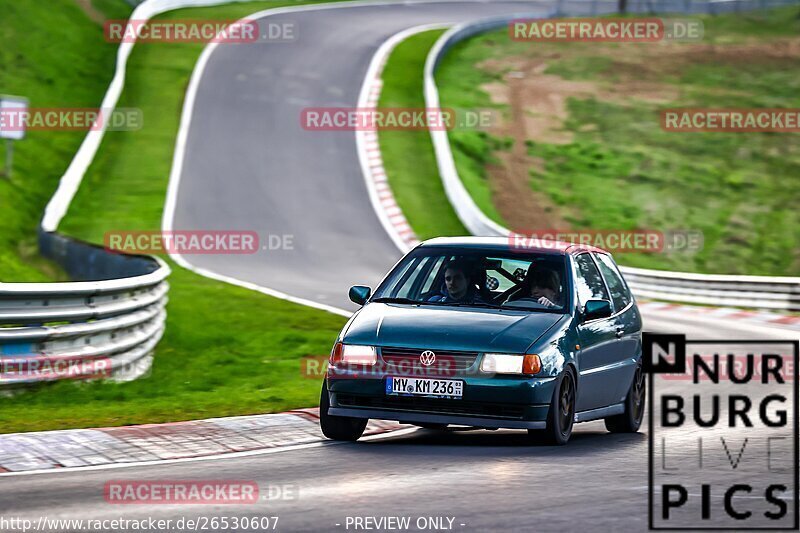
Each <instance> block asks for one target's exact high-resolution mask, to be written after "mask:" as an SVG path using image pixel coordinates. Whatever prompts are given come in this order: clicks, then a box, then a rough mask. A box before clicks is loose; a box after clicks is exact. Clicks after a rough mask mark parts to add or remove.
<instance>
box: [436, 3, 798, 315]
mask: <svg viewBox="0 0 800 533" xmlns="http://www.w3.org/2000/svg"><path fill="white" fill-rule="evenodd" d="M711 3H713V4H717V5H716V6H711V5H710V4H711ZM711 3H709V2H702V3H701V2H696V1H695V2H691V1H687V2H684V1H682V0H681V1H672V2H664V1H662V2H646V1H642V2H636V1H634V2H631V5H629V11H630V12H637V11H638V12H652V11H655V10H656V8H658V7H661V8H666V10H668V11H671V12H677V13H681V12H683V13H687V12H690V13H698V12H699V13H703V12H706V13H708V12H712V10H714V11H713V13H716V12H717V11H716V10H717V9H719V12H721V11H722V9H723V8H721V7H720V6H722V5H724V6H725V7H724V10H725V11H729V12H730V11H739V10H741V11H745V10H753V9H758V8H763V7H775V6H780V5H789V4H797V2H796V1H786V0H779V1H766V0H765V1H758V0H755V1H752V0H724V1H721V0H716V1H715V2H711ZM667 6H668V7H667ZM616 9H617V3H616V2H608V1H603V2H563V1H559V2H557V3H556V6H555V8H554V9H553V10H551V11H549V12H526V13H519V14H516V15H514V16H508V17H497V18H492V19H485V20H482V21H476V22H472V23H466V24H462V25H459V26H455V27H453V28H451V29H450V30H449V31H447V32H446V33H445V34H444V35H442V36H441V37H440V38H439V40H438V41H437V42H436V44H435V45H434V46H433V48H432V49H431V51H430V54H429V55H428V58H427V61H426V64H425V73H424V80H423V81H424V91H425V107H427V108H429V109H430V108H434V109H438V108H440V107H441V105H440V99H439V89H438V87H437V86H436V81H435V78H434V75H435V73H436V68H437V67H438V66H439V64H440V62H441V60H442V58H443V57H444V55H445V54H446V53H447V51H448V50H450V49H451V48H452V47H453V46H454V45H455V44H457V43H459V42H461V41H464V40H466V39H469V38H470V37H472V36H474V35H477V34H480V33H485V32H488V31H492V30H496V29H499V28H502V27H505V26H507V25H508V23H509V22H511V21H512V20H515V19H524V18H551V17H555V16H586V15H598V14H611V13H615V12H616ZM430 134H431V139H432V141H433V148H434V152H435V154H436V163H437V166H438V168H439V175H440V176H441V178H442V183H443V185H444V190H445V193H446V194H447V198H448V199H449V200H450V203H451V204H452V206H453V209H454V210H455V212H456V215H458V218H459V219H460V220H461V222H462V223H463V224H464V226H465V227H466V228H467V230H469V232H470V233H472V234H473V235H479V236H502V237H506V236H509V235H510V233H511V232H510V230H509V229H507V228H504V227H503V226H501V225H500V224H498V223H496V222H495V221H493V220H491V219H490V218H489V217H487V216H486V214H484V213H483V212H482V211H481V210H480V208H478V206H477V204H476V203H475V201H474V200H473V199H472V196H471V195H470V194H469V192H468V191H467V189H466V187H464V184H463V182H462V181H461V178H460V177H459V175H458V170H457V168H456V164H455V160H454V159H453V152H452V149H451V147H450V140H449V138H448V135H447V131H437V130H436V129H431V130H430ZM621 270H622V271H623V273H624V274H625V279H626V280H627V281H628V283H629V285H630V287H631V290H632V291H633V292H634V294H635V295H636V296H638V297H641V298H652V299H658V300H667V301H673V302H682V303H692V304H704V305H713V306H735V307H748V308H754V309H765V310H778V311H800V278H788V277H786V278H783V277H768V276H726V275H706V274H693V273H688V272H665V271H659V270H645V269H641V268H630V267H622V268H621Z"/></svg>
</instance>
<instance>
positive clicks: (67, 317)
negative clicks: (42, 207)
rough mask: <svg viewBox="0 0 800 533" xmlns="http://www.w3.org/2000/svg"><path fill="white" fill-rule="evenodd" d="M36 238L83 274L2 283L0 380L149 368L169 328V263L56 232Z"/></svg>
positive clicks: (115, 375)
mask: <svg viewBox="0 0 800 533" xmlns="http://www.w3.org/2000/svg"><path fill="white" fill-rule="evenodd" d="M39 240H40V248H41V250H42V255H44V256H45V257H48V258H49V259H52V260H54V261H56V262H58V263H59V264H61V266H62V267H64V269H65V270H66V271H67V272H68V273H69V274H70V276H71V277H73V279H81V280H85V281H78V282H74V283H0V387H2V388H4V389H6V388H9V387H14V386H19V385H25V384H30V383H35V382H43V381H54V380H60V379H95V378H112V379H115V380H119V381H127V380H132V379H136V378H137V377H140V376H142V375H144V374H145V373H147V371H148V370H149V369H150V365H151V362H152V358H153V350H154V348H155V346H156V344H157V343H158V341H159V340H160V339H161V336H162V334H163V332H164V325H165V321H166V311H165V307H166V304H167V291H168V289H169V285H168V284H167V282H166V278H167V276H168V275H169V273H170V269H169V267H168V266H167V265H166V264H165V263H164V262H163V261H161V260H159V259H155V258H151V257H146V256H126V255H121V254H113V253H110V252H107V251H105V250H103V249H102V248H100V247H96V246H91V245H88V244H85V243H82V242H79V241H76V240H72V239H69V238H67V237H63V236H61V235H58V234H54V233H45V232H41V233H40V235H39ZM119 276H127V277H119Z"/></svg>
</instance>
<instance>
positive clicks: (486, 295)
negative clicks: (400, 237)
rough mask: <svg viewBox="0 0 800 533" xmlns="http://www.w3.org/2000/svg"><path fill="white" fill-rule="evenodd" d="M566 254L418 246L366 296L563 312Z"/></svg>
mask: <svg viewBox="0 0 800 533" xmlns="http://www.w3.org/2000/svg"><path fill="white" fill-rule="evenodd" d="M565 264H566V260H565V257H564V256H562V255H556V254H546V253H533V252H526V253H516V252H502V251H500V252H498V251H494V250H492V251H480V250H472V249H454V248H446V249H445V248H439V249H436V248H433V249H431V248H421V249H418V250H416V251H414V252H412V253H411V254H409V255H408V256H406V257H405V258H404V259H403V261H401V262H400V264H398V265H397V266H396V267H395V269H394V270H393V271H392V272H391V274H390V275H389V276H388V277H387V278H386V280H385V281H384V282H383V283H382V284H381V286H380V287H378V289H377V290H376V292H375V295H374V296H373V297H372V299H371V301H373V302H383V303H399V304H411V305H419V304H426V305H443V306H452V307H491V308H498V309H524V310H529V311H544V312H558V313H563V312H564V309H565V307H566V305H567V300H568V294H569V292H568V291H569V289H568V285H567V281H568V280H567V278H566V276H565V272H566V269H565Z"/></svg>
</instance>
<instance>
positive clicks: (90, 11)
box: [75, 0, 106, 24]
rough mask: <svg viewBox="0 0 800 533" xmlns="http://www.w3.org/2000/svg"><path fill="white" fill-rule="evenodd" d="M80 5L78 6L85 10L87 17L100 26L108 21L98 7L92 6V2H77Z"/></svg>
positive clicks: (89, 0)
mask: <svg viewBox="0 0 800 533" xmlns="http://www.w3.org/2000/svg"><path fill="white" fill-rule="evenodd" d="M75 1H76V2H77V3H78V6H80V8H81V9H82V10H83V12H84V13H86V15H87V16H88V17H89V18H90V19H92V20H93V21H95V22H97V23H98V24H103V23H105V21H106V16H105V15H103V13H102V12H101V11H100V10H98V9H97V8H96V7H94V6H93V5H92V0H75Z"/></svg>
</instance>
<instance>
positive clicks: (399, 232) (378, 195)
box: [356, 24, 451, 253]
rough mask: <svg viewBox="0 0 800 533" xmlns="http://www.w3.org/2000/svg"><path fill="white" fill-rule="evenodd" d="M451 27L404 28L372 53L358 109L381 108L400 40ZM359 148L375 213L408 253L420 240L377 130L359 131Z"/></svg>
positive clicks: (398, 244)
mask: <svg viewBox="0 0 800 533" xmlns="http://www.w3.org/2000/svg"><path fill="white" fill-rule="evenodd" d="M450 26H451V24H425V25H423V26H416V27H414V28H409V29H407V30H404V31H401V32H400V33H397V34H395V35H393V36H392V37H391V38H389V39H388V40H387V41H386V42H384V43H383V44H382V45H381V46H380V48H378V50H377V51H376V52H375V55H373V56H372V61H371V62H370V65H369V68H368V69H367V75H366V77H365V78H364V83H363V85H362V86H361V92H360V94H359V98H358V108H359V109H362V110H365V111H367V110H375V109H377V107H378V101H379V100H380V96H381V90H382V89H383V80H382V79H381V74H382V73H383V68H384V67H385V66H386V61H387V60H388V59H389V55H390V54H391V52H392V50H394V48H395V47H396V46H397V45H398V44H399V43H400V42H402V41H403V40H405V39H407V38H408V37H410V36H412V35H414V34H416V33H421V32H424V31H430V30H436V29H442V28H448V27H450ZM356 148H357V150H358V158H359V161H360V163H361V171H362V174H363V175H364V181H365V183H366V185H367V191H368V192H369V196H370V200H371V202H372V207H373V208H374V210H375V214H377V215H378V219H379V220H380V221H381V224H382V225H383V227H384V229H385V230H386V232H387V233H388V234H389V237H391V239H392V240H393V241H394V243H395V245H396V246H397V247H398V248H399V249H400V251H401V252H403V253H405V252H407V251H408V250H410V249H412V248H413V247H415V246H416V245H417V244H419V242H420V241H419V239H418V238H417V236H416V234H415V233H414V230H413V229H411V225H410V224H409V223H408V220H407V219H406V217H405V215H404V214H403V211H402V210H401V209H400V206H399V205H397V201H396V200H395V198H394V194H393V193H392V189H391V188H390V187H389V181H388V179H387V177H386V169H385V168H384V166H383V157H382V156H381V147H380V139H379V138H378V132H377V130H375V129H372V130H360V129H359V130H357V131H356Z"/></svg>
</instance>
